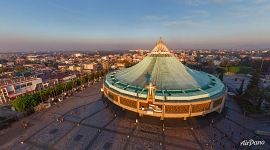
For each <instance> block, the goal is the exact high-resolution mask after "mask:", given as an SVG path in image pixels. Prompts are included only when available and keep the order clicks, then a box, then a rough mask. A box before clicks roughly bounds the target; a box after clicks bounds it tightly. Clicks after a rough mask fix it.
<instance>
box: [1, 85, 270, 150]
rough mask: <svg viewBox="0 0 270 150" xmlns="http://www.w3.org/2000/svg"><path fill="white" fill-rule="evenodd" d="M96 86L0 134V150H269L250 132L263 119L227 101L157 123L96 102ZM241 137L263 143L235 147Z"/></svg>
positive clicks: (98, 99)
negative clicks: (217, 109) (192, 114)
mask: <svg viewBox="0 0 270 150" xmlns="http://www.w3.org/2000/svg"><path fill="white" fill-rule="evenodd" d="M101 87H102V83H101V82H100V83H97V84H95V85H93V86H91V87H88V88H87V89H86V90H85V91H84V92H81V93H76V94H75V95H74V96H73V97H71V98H69V99H67V100H66V101H63V102H61V103H59V104H57V105H55V106H52V107H51V108H49V109H47V110H44V111H41V112H38V113H35V114H33V115H31V116H28V117H26V118H23V119H22V120H20V121H18V122H15V123H14V124H12V125H11V127H9V128H6V129H4V130H1V132H0V145H1V146H0V149H13V150H16V149H105V150H106V149H115V150H121V149H130V150H131V149H132V150H133V149H194V150H197V149H204V150H207V149H247V148H254V149H269V148H270V145H269V142H270V138H269V137H267V136H259V135H256V134H255V131H256V130H258V129H269V121H268V122H267V120H268V119H260V120H255V119H254V118H250V117H247V116H243V115H242V113H241V110H240V108H239V107H238V105H237V104H236V102H235V101H234V100H233V99H230V98H227V100H226V103H225V106H224V110H223V111H222V113H221V114H220V113H217V112H213V113H210V114H207V115H205V116H204V117H191V118H188V119H187V120H183V119H164V120H160V119H159V118H156V117H151V116H142V117H140V116H139V115H138V114H137V113H134V112H131V111H128V110H123V109H122V108H120V107H118V106H116V105H115V104H113V103H111V102H110V101H109V100H108V99H106V98H102V94H101V93H100V91H99V90H100V88H101ZM59 118H60V120H61V118H63V122H61V121H59V120H58V119H59ZM136 120H137V121H136ZM22 121H27V122H29V127H28V128H27V129H24V128H22V127H21V123H22ZM244 139H246V140H249V139H254V140H262V139H263V140H264V141H265V142H266V143H265V144H264V145H262V146H256V147H245V146H240V142H241V141H243V140H244Z"/></svg>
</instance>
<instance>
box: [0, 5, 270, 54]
mask: <svg viewBox="0 0 270 150" xmlns="http://www.w3.org/2000/svg"><path fill="white" fill-rule="evenodd" d="M269 12H270V1H269V0H134V1H131V0H62V1H61V0H23V1H21V0H7V1H0V52H7V51H34V50H36V51H45V50H51V51H52V50H117V49H121V50H124V49H138V48H142V49H151V48H152V47H153V45H154V43H155V42H156V40H157V39H158V38H159V37H162V38H163V39H164V40H165V42H166V43H168V47H169V48H171V49H175V48H179V49H180V48H194V49H197V48H210V49H213V48H241V49H254V48H261V49H263V48H270V19H269V18H270V13H269Z"/></svg>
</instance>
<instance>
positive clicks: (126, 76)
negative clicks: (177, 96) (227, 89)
mask: <svg viewBox="0 0 270 150" xmlns="http://www.w3.org/2000/svg"><path fill="white" fill-rule="evenodd" d="M147 74H150V77H151V78H150V81H151V82H152V83H153V84H154V85H155V86H156V87H157V89H180V90H184V89H196V88H200V87H204V86H207V85H208V84H209V83H210V82H211V80H210V78H209V77H208V75H207V74H205V73H202V72H199V71H195V70H192V69H189V68H188V67H186V66H185V65H183V64H182V63H181V62H180V61H179V60H178V59H177V58H176V57H174V55H173V54H172V53H170V51H169V50H168V48H167V47H166V45H165V43H164V42H163V41H162V40H159V41H158V42H157V44H156V46H155V48H154V49H153V50H152V52H151V53H150V54H149V55H148V56H147V57H145V58H144V59H143V60H142V61H141V62H139V63H138V64H136V65H135V66H132V67H130V68H127V69H124V70H121V71H119V72H118V73H116V74H115V78H116V79H117V80H119V81H120V82H124V83H128V84H130V85H137V86H140V87H144V86H145V84H146V77H145V75H147Z"/></svg>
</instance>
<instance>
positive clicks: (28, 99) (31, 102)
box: [12, 71, 106, 112]
mask: <svg viewBox="0 0 270 150" xmlns="http://www.w3.org/2000/svg"><path fill="white" fill-rule="evenodd" d="M105 73H106V72H104V71H101V72H96V73H92V74H87V75H85V76H82V77H79V78H76V79H73V80H71V81H68V82H65V83H59V84H57V85H54V86H51V87H48V88H46V89H43V90H40V91H35V92H34V93H31V94H27V95H24V96H21V97H18V98H16V99H15V100H14V101H13V102H12V106H13V107H14V108H15V110H16V111H19V112H23V111H26V110H29V109H31V108H33V107H35V106H37V105H39V104H40V103H41V102H43V101H47V100H48V99H49V98H52V97H56V96H58V95H61V94H63V93H64V92H70V91H72V90H73V89H74V88H78V87H81V85H85V84H88V83H90V82H92V81H93V80H94V79H98V78H100V77H102V76H104V75H105Z"/></svg>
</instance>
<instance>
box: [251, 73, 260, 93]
mask: <svg viewBox="0 0 270 150" xmlns="http://www.w3.org/2000/svg"><path fill="white" fill-rule="evenodd" d="M259 81H260V71H259V70H258V69H257V70H256V71H254V72H253V74H252V77H251V79H250V82H249V84H248V89H257V88H258V84H259Z"/></svg>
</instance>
